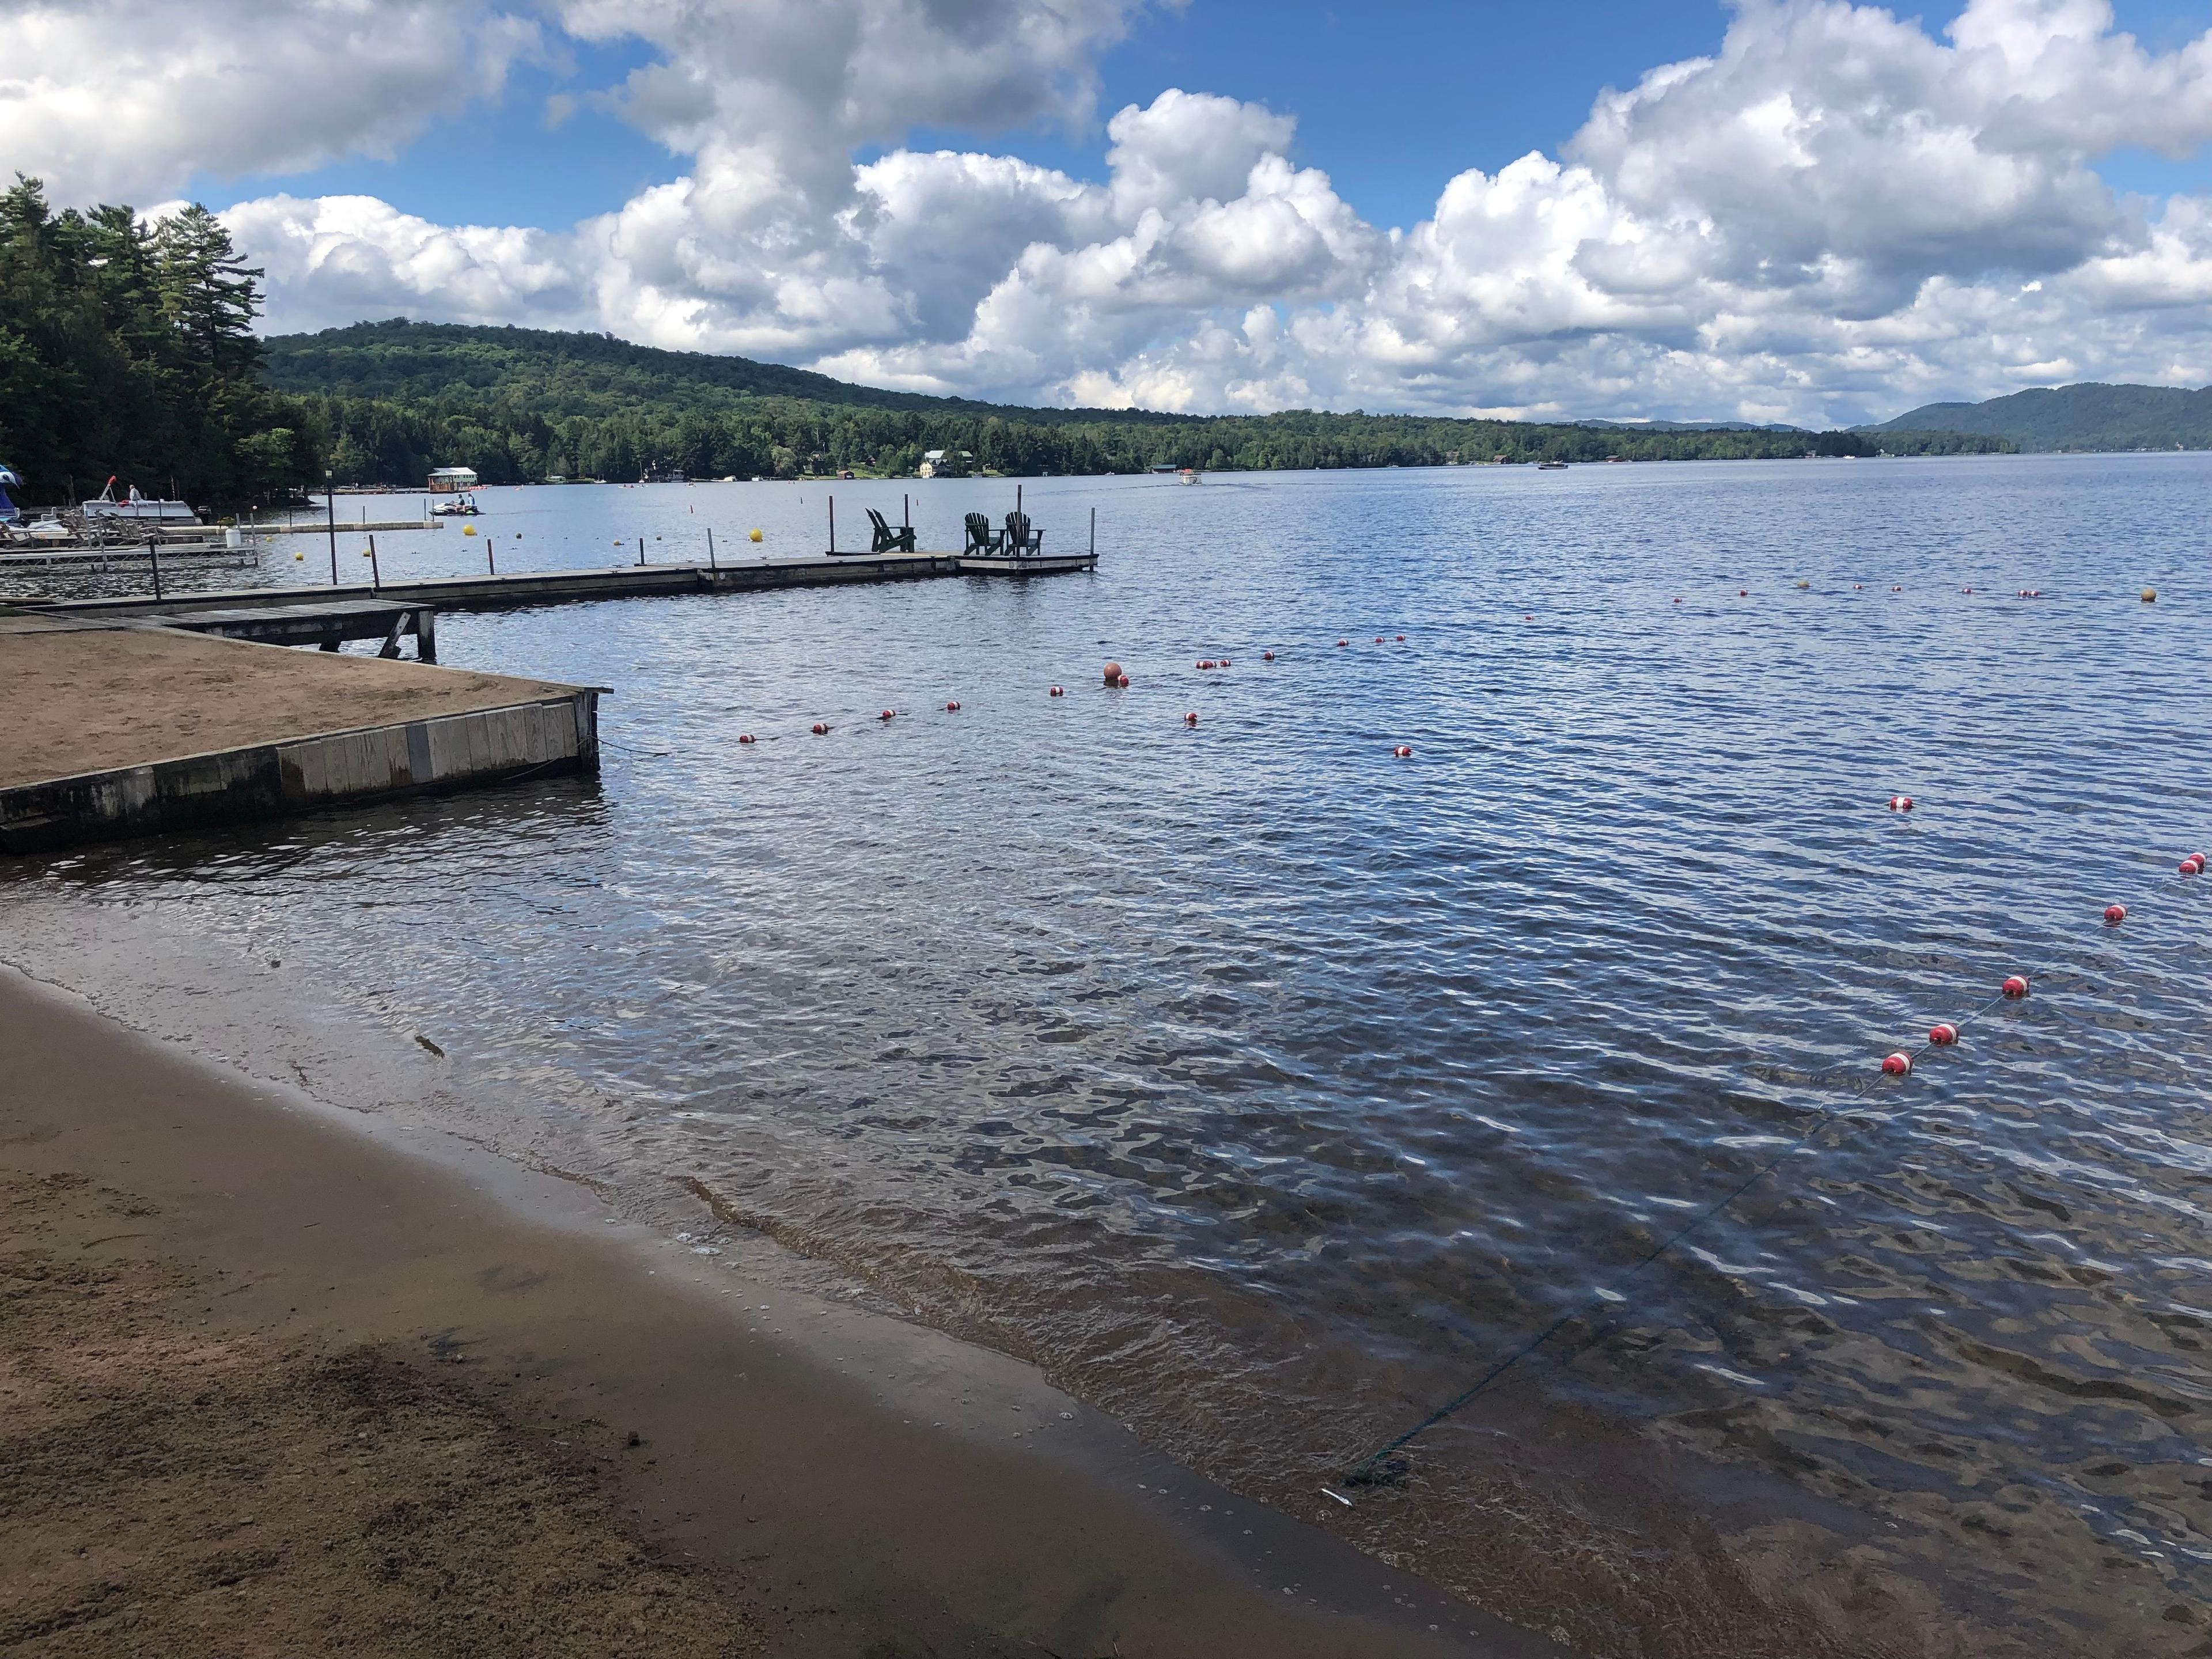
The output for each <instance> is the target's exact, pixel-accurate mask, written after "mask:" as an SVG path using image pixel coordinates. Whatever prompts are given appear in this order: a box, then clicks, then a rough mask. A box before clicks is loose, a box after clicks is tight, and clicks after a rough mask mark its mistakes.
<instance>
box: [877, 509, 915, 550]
mask: <svg viewBox="0 0 2212 1659" xmlns="http://www.w3.org/2000/svg"><path fill="white" fill-rule="evenodd" d="M868 522H869V523H870V524H871V525H872V526H874V530H873V534H872V541H871V544H870V545H869V548H868V551H869V552H871V553H911V552H913V551H914V526H911V525H897V526H894V525H892V524H890V522H889V521H888V520H885V519H884V515H883V514H882V513H878V512H877V511H876V509H875V508H874V507H870V508H869V509H868Z"/></svg>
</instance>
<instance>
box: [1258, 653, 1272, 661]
mask: <svg viewBox="0 0 2212 1659" xmlns="http://www.w3.org/2000/svg"><path fill="white" fill-rule="evenodd" d="M1274 659H1275V653H1273V652H1272V651H1262V652H1261V653H1260V660H1261V662H1273V661H1274Z"/></svg>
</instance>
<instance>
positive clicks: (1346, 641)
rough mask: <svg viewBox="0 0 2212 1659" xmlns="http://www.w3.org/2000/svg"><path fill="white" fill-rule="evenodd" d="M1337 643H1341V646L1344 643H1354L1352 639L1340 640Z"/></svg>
mask: <svg viewBox="0 0 2212 1659" xmlns="http://www.w3.org/2000/svg"><path fill="white" fill-rule="evenodd" d="M1337 643H1338V644H1339V645H1340V646H1342V645H1350V644H1351V643H1352V641H1350V640H1339V641H1337Z"/></svg>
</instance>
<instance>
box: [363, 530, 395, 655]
mask: <svg viewBox="0 0 2212 1659" xmlns="http://www.w3.org/2000/svg"><path fill="white" fill-rule="evenodd" d="M368 591H369V592H372V593H380V592H383V591H384V572H383V571H381V570H380V569H379V568H377V563H376V538H375V537H374V536H371V537H370V538H368ZM392 654H393V655H395V656H397V655H398V652H396V651H395V652H394V653H392Z"/></svg>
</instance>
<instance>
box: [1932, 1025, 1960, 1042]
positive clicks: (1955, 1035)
mask: <svg viewBox="0 0 2212 1659" xmlns="http://www.w3.org/2000/svg"><path fill="white" fill-rule="evenodd" d="M1928 1040H1929V1042H1932V1043H1934V1044H1935V1045H1936V1047H1937V1048H1949V1047H1950V1046H1951V1045H1952V1044H1953V1043H1954V1042H1957V1041H1958V1040H1959V1028H1958V1027H1957V1026H1955V1025H1954V1024H1951V1022H1950V1021H1949V1020H1948V1019H1947V1020H1943V1021H1942V1022H1940V1023H1939V1024H1936V1025H1935V1026H1933V1027H1932V1028H1930V1030H1929V1033H1928Z"/></svg>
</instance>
